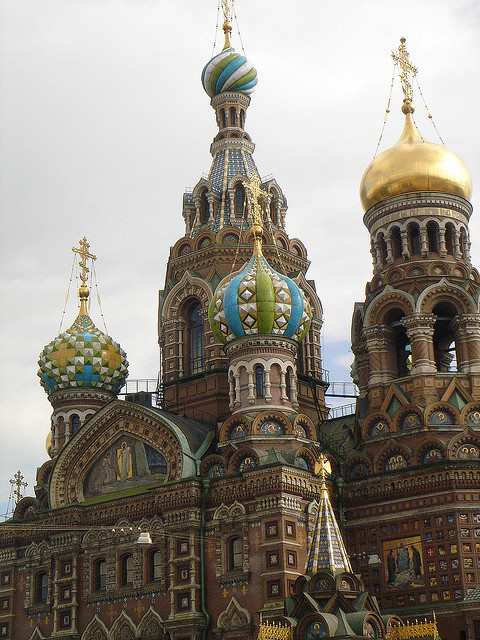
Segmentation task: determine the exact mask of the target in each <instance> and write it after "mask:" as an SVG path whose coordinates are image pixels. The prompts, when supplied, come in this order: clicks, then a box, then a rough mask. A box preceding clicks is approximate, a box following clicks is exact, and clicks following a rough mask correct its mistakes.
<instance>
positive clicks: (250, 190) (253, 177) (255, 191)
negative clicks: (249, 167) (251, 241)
mask: <svg viewBox="0 0 480 640" xmlns="http://www.w3.org/2000/svg"><path fill="white" fill-rule="evenodd" d="M247 178H248V181H246V182H245V188H246V190H247V196H248V200H249V202H250V207H251V208H252V215H253V222H254V224H260V225H261V224H262V218H261V215H260V212H259V210H258V209H259V200H260V198H261V197H262V196H263V198H264V199H265V198H266V197H267V194H266V192H265V191H264V190H263V189H262V188H261V187H260V178H259V177H258V176H257V174H256V173H249V174H248V175H247ZM260 209H261V205H260Z"/></svg>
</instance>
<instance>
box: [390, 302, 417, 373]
mask: <svg viewBox="0 0 480 640" xmlns="http://www.w3.org/2000/svg"><path fill="white" fill-rule="evenodd" d="M404 315H405V314H404V313H403V311H401V310H400V309H392V310H391V311H389V312H388V313H387V314H386V315H385V324H386V325H387V326H388V327H390V328H391V330H392V334H391V347H392V349H391V352H390V366H391V369H392V371H393V372H394V373H395V375H396V377H398V378H403V377H405V376H408V375H410V371H411V370H412V347H411V345H410V339H409V337H408V335H407V331H406V329H405V327H404V326H403V324H402V322H401V320H402V318H403V317H404Z"/></svg>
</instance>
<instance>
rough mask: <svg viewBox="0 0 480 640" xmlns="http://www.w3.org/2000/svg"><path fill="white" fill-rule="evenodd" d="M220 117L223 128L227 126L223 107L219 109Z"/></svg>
mask: <svg viewBox="0 0 480 640" xmlns="http://www.w3.org/2000/svg"><path fill="white" fill-rule="evenodd" d="M220 118H221V121H222V129H225V127H226V126H227V115H226V113H225V109H222V110H221V111H220Z"/></svg>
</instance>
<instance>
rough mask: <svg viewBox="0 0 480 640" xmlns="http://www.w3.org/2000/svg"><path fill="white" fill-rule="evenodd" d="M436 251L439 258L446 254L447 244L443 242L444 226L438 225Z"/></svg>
mask: <svg viewBox="0 0 480 640" xmlns="http://www.w3.org/2000/svg"><path fill="white" fill-rule="evenodd" d="M438 244H439V247H438V249H439V250H438V253H439V255H440V257H441V258H445V256H446V255H447V245H446V244H445V227H438Z"/></svg>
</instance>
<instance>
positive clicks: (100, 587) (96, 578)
mask: <svg viewBox="0 0 480 640" xmlns="http://www.w3.org/2000/svg"><path fill="white" fill-rule="evenodd" d="M106 585H107V561H106V560H105V558H99V559H98V560H96V561H95V564H94V565H93V590H94V591H105V589H106Z"/></svg>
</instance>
